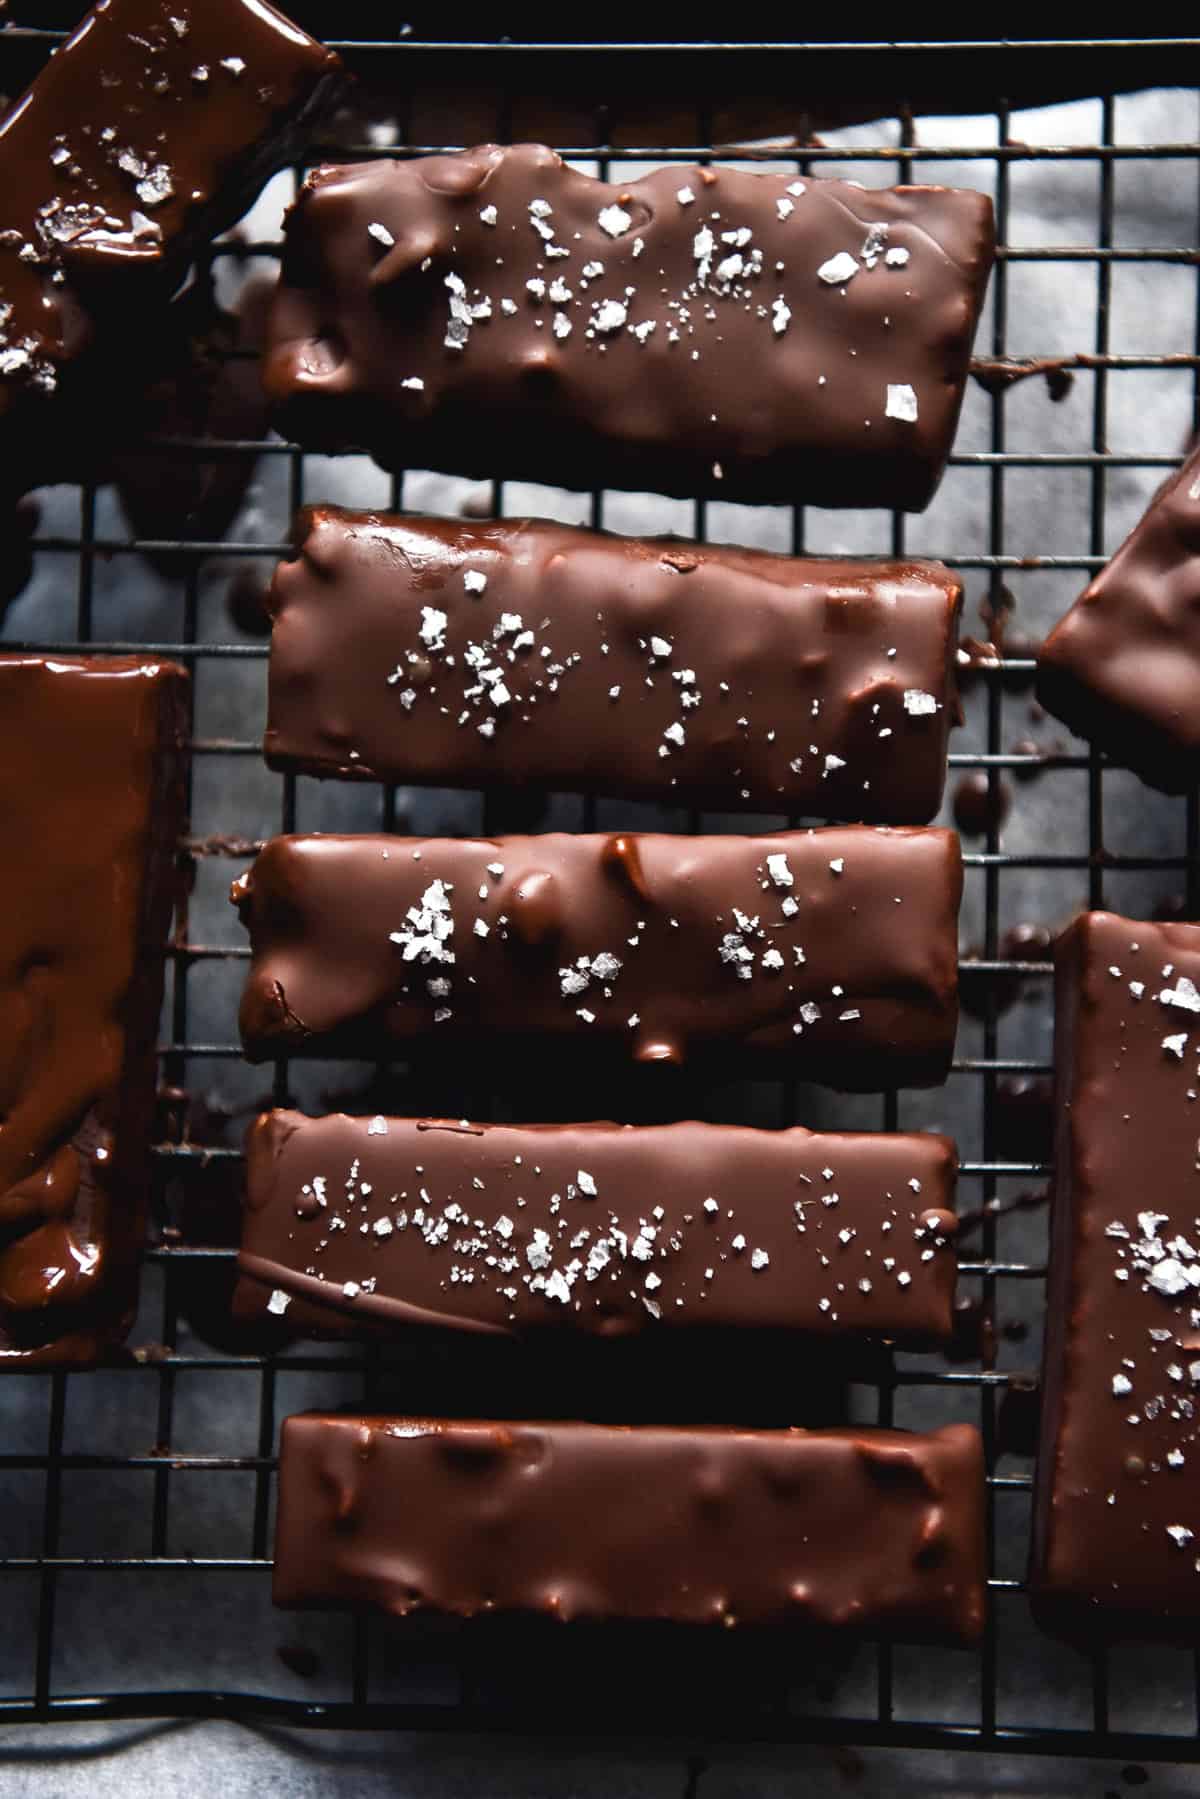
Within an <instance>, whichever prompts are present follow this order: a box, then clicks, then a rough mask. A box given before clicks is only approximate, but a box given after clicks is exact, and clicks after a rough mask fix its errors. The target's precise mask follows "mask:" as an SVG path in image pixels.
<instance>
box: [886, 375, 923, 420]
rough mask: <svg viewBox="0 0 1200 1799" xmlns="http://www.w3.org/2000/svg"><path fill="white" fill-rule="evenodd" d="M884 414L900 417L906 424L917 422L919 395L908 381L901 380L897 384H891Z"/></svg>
mask: <svg viewBox="0 0 1200 1799" xmlns="http://www.w3.org/2000/svg"><path fill="white" fill-rule="evenodd" d="M884 416H885V417H886V418H890V419H899V420H900V422H901V423H902V424H905V425H915V424H916V422H917V396H916V393H915V391H914V390H913V389H912V388H911V387H909V386H908V384H907V382H899V383H897V384H896V385H891V384H889V386H888V390H887V405H886V407H885V408H884Z"/></svg>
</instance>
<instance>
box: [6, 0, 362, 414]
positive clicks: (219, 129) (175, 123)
mask: <svg viewBox="0 0 1200 1799" xmlns="http://www.w3.org/2000/svg"><path fill="white" fill-rule="evenodd" d="M338 68H339V63H338V59H337V57H336V56H334V55H333V54H332V53H331V52H330V51H327V50H323V49H322V48H321V46H320V45H319V44H317V43H314V41H313V40H312V39H311V38H310V37H308V36H307V35H306V33H304V32H303V31H300V30H298V29H297V27H296V26H294V25H292V24H291V23H290V22H289V21H288V20H287V19H285V18H284V17H283V15H282V14H281V13H279V12H277V11H276V10H275V8H274V7H273V6H272V5H270V4H269V0H170V4H167V0H102V3H101V4H100V5H98V6H96V7H95V8H94V10H93V11H92V12H90V13H89V14H88V16H87V18H86V19H84V21H83V23H82V24H81V25H80V26H79V28H78V30H77V31H76V32H75V33H74V34H73V35H72V36H71V37H70V38H69V39H68V40H67V41H66V43H64V44H63V45H62V46H61V47H60V48H59V49H58V50H57V51H56V52H55V54H54V55H53V56H52V57H51V58H50V60H49V61H48V62H47V64H46V65H45V67H44V69H43V70H42V71H41V73H40V74H39V76H38V78H37V80H36V81H35V82H34V84H33V86H32V87H31V88H30V89H29V90H28V92H27V93H25V94H24V95H23V96H22V98H21V99H20V100H19V101H18V102H17V103H16V105H15V106H14V107H13V108H12V110H11V111H10V112H9V114H8V116H7V118H6V119H4V121H3V123H0V193H2V194H3V198H2V199H0V416H3V415H4V414H6V413H9V412H11V411H12V410H13V408H14V407H18V406H20V405H21V404H22V403H23V402H26V401H28V400H29V399H30V398H31V397H38V396H41V397H44V396H45V395H46V394H47V393H49V392H53V391H54V390H55V389H56V387H57V386H58V383H59V377H60V375H61V373H62V372H63V370H64V368H66V367H69V366H70V365H71V364H72V363H74V362H76V360H77V359H78V358H80V357H81V356H82V354H83V352H84V351H85V350H87V349H88V348H89V346H91V345H92V344H93V343H94V342H96V341H97V340H102V339H103V335H104V330H105V326H106V324H108V323H111V324H112V326H113V328H114V330H115V331H116V332H117V334H118V341H119V342H120V344H121V345H122V346H123V350H124V351H125V352H128V351H129V350H131V348H133V347H134V346H135V345H136V320H137V319H139V318H141V317H142V316H149V315H150V314H151V313H152V312H153V310H154V308H155V307H161V305H162V304H163V303H164V302H165V300H166V299H167V298H168V296H169V294H170V292H171V290H172V288H173V287H175V286H176V285H177V284H178V283H179V281H180V279H181V278H182V276H183V274H184V272H185V270H186V268H187V265H188V263H189V262H190V260H191V258H192V256H193V255H194V253H195V251H196V249H197V248H198V247H199V246H200V245H201V244H202V243H204V242H205V241H206V240H207V239H209V238H210V237H212V236H213V235H214V234H215V233H216V232H217V231H220V230H223V229H224V228H225V227H226V226H227V225H230V224H232V223H233V222H234V220H235V219H237V217H238V216H239V214H240V213H241V212H242V211H244V210H245V207H246V206H247V205H248V204H249V202H250V201H251V200H252V199H253V198H254V195H255V193H256V192H257V190H258V188H259V186H260V185H261V184H262V182H263V181H264V180H265V178H266V176H267V175H268V174H269V173H270V172H271V171H272V170H273V169H274V168H276V167H278V166H279V165H281V164H282V163H283V162H285V161H286V160H287V159H288V157H289V156H290V155H291V154H292V152H293V151H294V150H295V148H296V147H297V146H298V144H299V142H300V133H301V131H302V129H303V126H304V124H305V122H306V121H307V120H308V119H309V118H310V117H311V116H312V115H313V113H314V112H315V111H316V110H317V109H319V108H320V107H321V106H322V105H323V104H324V103H325V102H326V101H327V99H328V98H329V97H330V94H331V90H332V89H333V87H334V86H335V84H336V72H337V70H338ZM131 313H132V314H133V315H134V318H133V319H132V320H131V316H130V315H131ZM97 347H98V349H100V350H103V348H104V345H103V342H102V341H100V342H98V344H97ZM101 360H102V357H101Z"/></svg>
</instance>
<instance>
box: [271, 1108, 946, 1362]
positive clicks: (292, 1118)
mask: <svg viewBox="0 0 1200 1799" xmlns="http://www.w3.org/2000/svg"><path fill="white" fill-rule="evenodd" d="M246 1157H247V1171H246V1210H245V1214H244V1218H243V1225H242V1246H241V1255H240V1257H239V1264H238V1265H239V1269H240V1273H241V1277H242V1278H241V1281H240V1284H239V1288H238V1298H237V1304H238V1309H239V1311H240V1312H241V1313H242V1315H243V1316H248V1317H254V1318H258V1317H263V1316H266V1315H270V1314H274V1315H276V1316H278V1317H280V1318H281V1319H283V1320H284V1322H285V1323H286V1325H287V1326H288V1327H290V1328H293V1329H295V1330H296V1331H297V1332H298V1333H305V1332H308V1333H317V1334H326V1333H328V1334H332V1335H341V1334H354V1333H355V1332H356V1331H371V1330H383V1331H385V1332H391V1333H395V1332H399V1331H403V1330H404V1329H406V1328H407V1327H410V1326H412V1325H440V1326H442V1327H443V1328H445V1329H447V1330H452V1331H487V1332H495V1333H499V1334H503V1335H511V1336H526V1335H530V1334H536V1333H539V1332H546V1331H553V1332H560V1333H561V1332H563V1331H567V1332H584V1333H587V1334H589V1335H597V1336H626V1335H629V1334H630V1333H633V1332H637V1331H642V1330H657V1329H662V1330H668V1331H674V1330H686V1329H694V1328H697V1327H700V1328H712V1327H718V1328H724V1329H726V1330H731V1331H736V1332H745V1331H755V1330H779V1331H789V1332H804V1333H807V1334H810V1335H819V1336H822V1337H834V1338H838V1337H842V1338H845V1337H853V1336H858V1335H862V1334H863V1333H867V1334H869V1335H871V1336H874V1337H877V1338H879V1337H886V1338H899V1339H903V1340H904V1341H906V1342H909V1343H913V1344H922V1343H931V1342H936V1341H939V1340H942V1339H944V1338H946V1337H947V1336H948V1335H949V1333H950V1325H951V1309H952V1306H953V1303H954V1278H955V1262H954V1234H955V1231H956V1228H957V1219H956V1217H955V1213H954V1180H955V1173H956V1170H957V1160H956V1156H955V1151H954V1145H953V1143H951V1141H950V1140H949V1138H947V1137H936V1136H924V1135H920V1136H916V1135H907V1136H906V1135H901V1134H898V1133H897V1134H888V1135H870V1136H868V1135H857V1134H850V1133H846V1134H836V1135H834V1134H825V1135H819V1134H814V1133H813V1132H812V1131H806V1130H800V1129H795V1130H785V1131H763V1130H749V1129H746V1128H745V1127H743V1126H738V1125H714V1124H696V1123H687V1124H668V1125H641V1126H636V1125H614V1124H570V1125H498V1124H492V1125H478V1124H471V1123H469V1122H468V1121H466V1120H465V1119H460V1120H457V1121H451V1120H449V1119H426V1118H421V1119H412V1118H382V1117H376V1118H348V1117H346V1116H345V1115H344V1114H343V1115H335V1116H332V1117H325V1118H304V1117H302V1116H301V1115H300V1114H299V1113H298V1112H267V1113H265V1114H264V1115H263V1116H262V1117H261V1118H259V1119H258V1120H257V1121H256V1123H255V1124H253V1125H252V1126H251V1128H250V1132H249V1135H248V1137H247V1142H246Z"/></svg>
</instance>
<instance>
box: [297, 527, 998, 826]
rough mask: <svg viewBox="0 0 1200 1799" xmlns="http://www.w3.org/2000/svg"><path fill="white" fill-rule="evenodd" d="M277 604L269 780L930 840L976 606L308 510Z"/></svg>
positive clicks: (837, 574) (877, 578)
mask: <svg viewBox="0 0 1200 1799" xmlns="http://www.w3.org/2000/svg"><path fill="white" fill-rule="evenodd" d="M296 538H297V549H296V553H295V555H294V556H293V557H291V558H289V559H287V560H285V561H283V562H281V563H280V564H279V567H278V569H277V570H276V574H275V580H274V584H273V587H272V590H271V599H270V606H271V612H272V618H273V630H272V635H271V662H270V686H269V703H268V715H267V729H266V736H265V739H264V749H265V752H266V757H267V761H268V762H269V763H270V765H271V766H272V767H273V768H279V769H287V770H292V771H300V772H303V773H307V774H316V775H336V776H339V777H341V778H344V779H355V778H357V779H366V780H382V781H392V782H397V783H414V782H415V783H427V784H431V785H434V786H442V787H444V786H451V785H456V786H462V787H486V786H490V785H493V784H496V783H500V784H508V785H513V786H526V785H532V786H541V787H545V788H556V787H557V788H565V789H578V790H582V791H584V792H589V793H597V794H615V795H619V796H624V797H630V798H635V799H642V800H658V801H661V802H665V803H668V804H679V805H685V804H687V805H708V806H713V807H720V808H726V809H737V808H744V807H750V808H756V809H758V810H760V811H767V812H790V813H800V814H804V815H807V816H810V817H821V818H847V819H859V820H863V821H865V822H867V823H880V824H925V823H926V822H927V821H928V820H929V819H930V818H932V817H933V816H934V814H935V813H936V811H937V809H938V806H939V805H940V803H941V797H942V788H943V784H944V780H945V770H946V743H947V738H948V735H949V730H950V726H951V724H952V723H953V722H954V719H955V717H956V686H955V673H954V670H955V652H956V642H957V624H958V613H959V607H960V605H961V601H962V586H961V583H960V582H959V580H958V578H957V577H956V576H954V575H952V574H951V573H950V571H949V570H948V569H946V568H943V567H942V566H941V565H940V564H938V563H917V562H851V561H811V560H801V559H798V558H794V557H786V556H777V555H771V554H769V553H768V552H765V551H761V550H744V549H736V548H731V547H726V546H723V545H704V544H696V543H688V542H685V541H680V540H677V539H672V538H622V537H614V536H611V535H609V534H607V533H603V532H596V531H580V530H575V529H572V528H571V527H570V526H567V525H557V524H550V523H547V522H544V521H542V520H537V519H522V520H494V521H490V522H488V523H484V524H467V523H460V522H457V521H453V520H446V519H432V518H399V517H394V516H389V515H387V514H376V513H369V512H347V511H343V510H341V509H339V508H337V507H325V506H322V507H310V508H307V509H306V510H305V511H304V512H302V513H301V514H300V517H299V519H298V521H297V530H296Z"/></svg>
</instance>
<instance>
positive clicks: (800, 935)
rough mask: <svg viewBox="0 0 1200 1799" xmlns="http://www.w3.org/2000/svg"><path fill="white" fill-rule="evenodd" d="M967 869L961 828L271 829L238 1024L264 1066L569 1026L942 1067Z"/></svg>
mask: <svg viewBox="0 0 1200 1799" xmlns="http://www.w3.org/2000/svg"><path fill="white" fill-rule="evenodd" d="M768 857H772V858H775V857H779V858H782V860H781V861H778V862H773V863H772V864H770V865H769V864H768V861H767V858H768ZM494 871H499V872H494ZM773 871H774V872H773ZM961 885H962V872H961V859H960V854H959V847H958V838H957V837H956V836H955V835H954V833H953V832H951V831H936V830H885V829H882V828H876V829H871V828H867V827H865V826H851V825H848V826H843V827H833V828H830V829H828V830H823V831H794V832H781V833H779V834H778V835H770V836H764V837H668V836H660V835H657V834H652V833H647V834H644V835H637V836H634V835H628V836H612V837H601V836H567V835H563V834H558V833H556V834H552V835H547V836H544V837H503V838H495V839H478V838H476V839H469V838H423V839H422V838H416V839H414V838H402V837H338V836H328V837H326V836H321V837H276V838H274V839H273V840H272V841H271V842H270V843H269V844H268V845H267V846H266V848H265V849H264V850H263V851H262V853H261V854H260V855H259V857H258V859H257V860H256V861H255V863H254V864H253V866H252V867H251V868H250V869H249V870H248V871H247V873H246V874H244V875H243V876H241V878H240V879H239V880H237V881H236V882H235V883H234V886H233V892H232V894H231V898H232V899H233V900H234V902H235V903H236V904H237V905H238V907H239V909H240V911H241V914H242V918H243V922H244V923H245V924H246V926H247V928H248V930H249V932H250V939H251V951H252V961H251V965H250V973H249V977H248V979H247V983H246V989H245V992H244V994H243V996H242V1005H241V1029H242V1038H243V1041H244V1043H245V1047H246V1053H247V1055H248V1056H249V1057H250V1059H251V1060H252V1061H261V1060H264V1059H265V1058H266V1057H268V1056H272V1055H280V1054H287V1053H294V1052H300V1053H308V1054H326V1055H349V1056H354V1055H357V1056H367V1057H372V1058H373V1057H376V1056H386V1055H388V1054H394V1053H396V1051H397V1050H398V1049H399V1048H400V1047H402V1046H403V1045H405V1044H406V1043H409V1044H413V1045H415V1044H416V1043H417V1042H418V1041H419V1040H420V1039H421V1038H422V1037H428V1036H429V1034H430V1033H434V1034H435V1041H437V1040H438V1039H440V1040H443V1041H450V1042H464V1043H471V1042H474V1043H476V1044H481V1043H485V1042H486V1043H488V1044H491V1045H493V1046H494V1045H496V1043H497V1040H503V1039H505V1038H507V1039H520V1038H522V1037H529V1038H534V1039H538V1038H541V1039H545V1038H547V1037H552V1038H563V1037H568V1038H573V1039H575V1040H576V1041H577V1042H578V1043H580V1045H581V1046H583V1047H585V1051H586V1046H588V1045H600V1044H602V1043H603V1042H605V1040H607V1043H608V1046H609V1047H610V1048H613V1047H616V1049H617V1053H618V1055H619V1056H621V1058H622V1059H628V1058H630V1057H632V1058H633V1059H635V1060H637V1061H669V1062H683V1061H685V1060H688V1059H690V1058H691V1057H692V1056H693V1054H702V1053H703V1052H705V1051H724V1052H726V1053H728V1052H730V1051H733V1050H736V1051H737V1053H738V1054H739V1055H743V1054H746V1053H749V1052H753V1051H762V1052H766V1053H769V1054H772V1055H774V1057H775V1058H776V1060H786V1064H787V1066H788V1067H789V1068H791V1069H792V1070H794V1071H795V1072H797V1073H800V1072H803V1073H806V1074H810V1075H811V1076H812V1077H813V1078H814V1079H817V1080H821V1081H825V1082H827V1083H828V1084H830V1085H833V1086H845V1087H850V1088H856V1089H867V1090H871V1089H875V1088H880V1087H887V1086H893V1085H904V1086H918V1085H928V1084H936V1083H937V1082H939V1081H941V1080H943V1079H944V1078H945V1074H946V1069H947V1066H948V1064H949V1060H950V1054H951V1050H952V1048H953V1042H954V1031H955V1024H956V1021H957V954H956V936H957V916H958V902H959V896H960V891H961ZM477 923H478V924H479V925H480V927H481V931H477V930H476V925H477ZM451 925H452V928H450V927H451ZM801 954H802V955H803V960H801V959H800V956H801ZM739 970H748V971H749V972H748V973H745V974H739Z"/></svg>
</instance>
